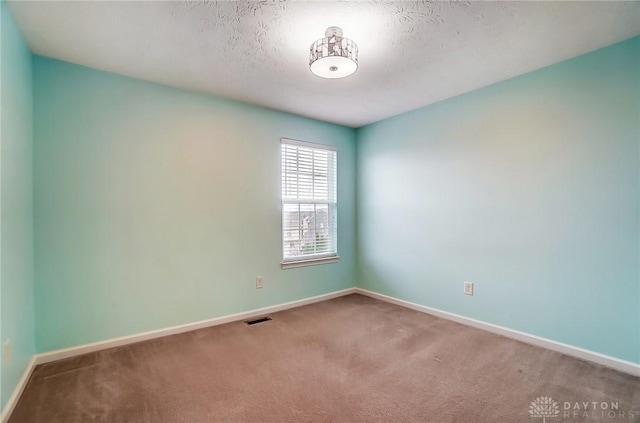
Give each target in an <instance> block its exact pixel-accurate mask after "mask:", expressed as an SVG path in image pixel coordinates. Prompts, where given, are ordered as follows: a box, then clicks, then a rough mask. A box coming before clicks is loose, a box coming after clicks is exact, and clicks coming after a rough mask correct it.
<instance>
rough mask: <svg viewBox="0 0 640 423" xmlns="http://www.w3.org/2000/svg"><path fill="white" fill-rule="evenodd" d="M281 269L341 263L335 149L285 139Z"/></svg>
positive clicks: (283, 145)
mask: <svg viewBox="0 0 640 423" xmlns="http://www.w3.org/2000/svg"><path fill="white" fill-rule="evenodd" d="M281 149H282V150H281V152H282V268H283V269H286V268H289V267H299V266H305V265H310V264H322V263H328V262H335V261H337V260H338V242H337V217H338V216H337V215H338V210H337V209H338V201H337V200H338V196H337V192H336V191H337V179H338V177H337V162H338V157H337V156H338V154H337V152H336V149H335V147H332V146H326V145H319V144H312V143H308V142H303V141H296V140H290V139H286V138H283V139H282V144H281Z"/></svg>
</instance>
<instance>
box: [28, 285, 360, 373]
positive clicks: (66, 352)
mask: <svg viewBox="0 0 640 423" xmlns="http://www.w3.org/2000/svg"><path fill="white" fill-rule="evenodd" d="M355 293H356V288H348V289H343V290H341V291H334V292H329V293H328V294H322V295H317V296H315V297H309V298H303V299H301V300H296V301H291V302H288V303H283V304H277V305H274V306H269V307H263V308H258V309H254V310H249V311H245V312H242V313H236V314H229V315H227V316H221V317H216V318H213V319H207V320H201V321H199V322H193V323H187V324H185V325H179V326H172V327H168V328H164V329H158V330H153V331H150V332H143V333H137V334H134V335H128V336H122V337H120V338H113V339H107V340H105V341H99V342H93V343H91V344H84V345H79V346H76V347H71V348H65V349H61V350H55V351H49V352H45V353H41V354H37V355H36V356H35V360H36V364H44V363H49V362H52V361H57V360H62V359H65V358H69V357H75V356H78V355H82V354H87V353H90V352H94V351H100V350H105V349H107V348H113V347H119V346H122V345H127V344H133V343H135V342H141V341H146V340H148V339H154V338H161V337H163V336H169V335H175V334H178V333H183V332H189V331H192V330H196V329H202V328H206V327H210V326H217V325H223V324H225V323H230V322H235V321H238V320H245V319H249V318H251V317H256V316H261V315H265V314H268V313H275V312H278V311H282V310H288V309H290V308H295V307H300V306H304V305H307V304H313V303H318V302H320V301H326V300H330V299H332V298H337V297H342V296H345V295H349V294H355Z"/></svg>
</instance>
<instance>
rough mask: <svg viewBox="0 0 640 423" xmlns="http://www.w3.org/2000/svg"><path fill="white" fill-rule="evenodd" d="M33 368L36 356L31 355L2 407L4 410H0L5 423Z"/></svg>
mask: <svg viewBox="0 0 640 423" xmlns="http://www.w3.org/2000/svg"><path fill="white" fill-rule="evenodd" d="M35 368H36V356H35V355H34V356H32V357H31V360H30V361H29V364H28V365H27V368H26V369H25V370H24V373H23V374H22V377H21V378H20V380H19V381H18V385H17V386H16V389H14V390H13V393H12V394H11V396H10V397H9V401H7V405H6V406H5V407H4V410H2V418H1V419H0V421H2V423H6V422H8V421H9V417H11V413H13V409H14V408H16V405H17V404H18V400H19V399H20V396H21V395H22V392H23V391H24V388H25V387H26V386H27V382H28V381H29V378H30V377H31V373H33V369H35Z"/></svg>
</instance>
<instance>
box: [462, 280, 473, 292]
mask: <svg viewBox="0 0 640 423" xmlns="http://www.w3.org/2000/svg"><path fill="white" fill-rule="evenodd" d="M464 293H465V294H467V295H473V282H465V283H464Z"/></svg>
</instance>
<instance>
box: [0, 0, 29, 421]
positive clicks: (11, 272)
mask: <svg viewBox="0 0 640 423" xmlns="http://www.w3.org/2000/svg"><path fill="white" fill-rule="evenodd" d="M0 15H2V16H1V26H0V37H1V52H0V53H1V62H2V65H1V67H2V84H1V86H2V91H1V97H2V99H1V107H2V109H1V110H2V113H1V115H2V117H1V130H0V133H1V137H0V143H1V145H0V153H1V154H0V157H1V158H0V169H1V171H0V193H1V195H0V204H1V209H0V228H1V232H0V252H1V253H0V263H1V266H0V291H1V292H2V296H1V300H0V303H1V305H0V317H1V318H0V340H1V342H2V344H4V342H5V341H6V340H8V339H10V340H11V345H12V353H11V362H10V363H9V364H4V360H2V361H0V362H1V363H3V364H2V383H1V385H2V394H1V395H0V396H1V398H2V399H1V401H2V404H1V407H0V408H2V409H4V406H5V404H6V403H7V400H8V399H9V397H10V396H11V394H12V393H13V391H14V389H15V388H16V386H17V383H18V381H19V380H20V378H21V377H22V375H23V373H24V371H25V369H26V368H27V365H28V364H29V361H30V360H31V357H32V355H33V353H34V317H33V289H34V278H33V251H34V249H33V195H32V194H33V189H32V181H33V167H32V165H33V164H32V148H33V145H32V112H33V108H32V63H31V53H30V52H29V49H28V48H27V46H26V44H25V42H24V39H23V38H22V35H21V34H20V31H19V30H18V27H17V26H16V23H15V21H14V20H13V17H12V16H11V12H9V10H8V9H7V5H6V3H5V2H4V1H2V2H0Z"/></svg>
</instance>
